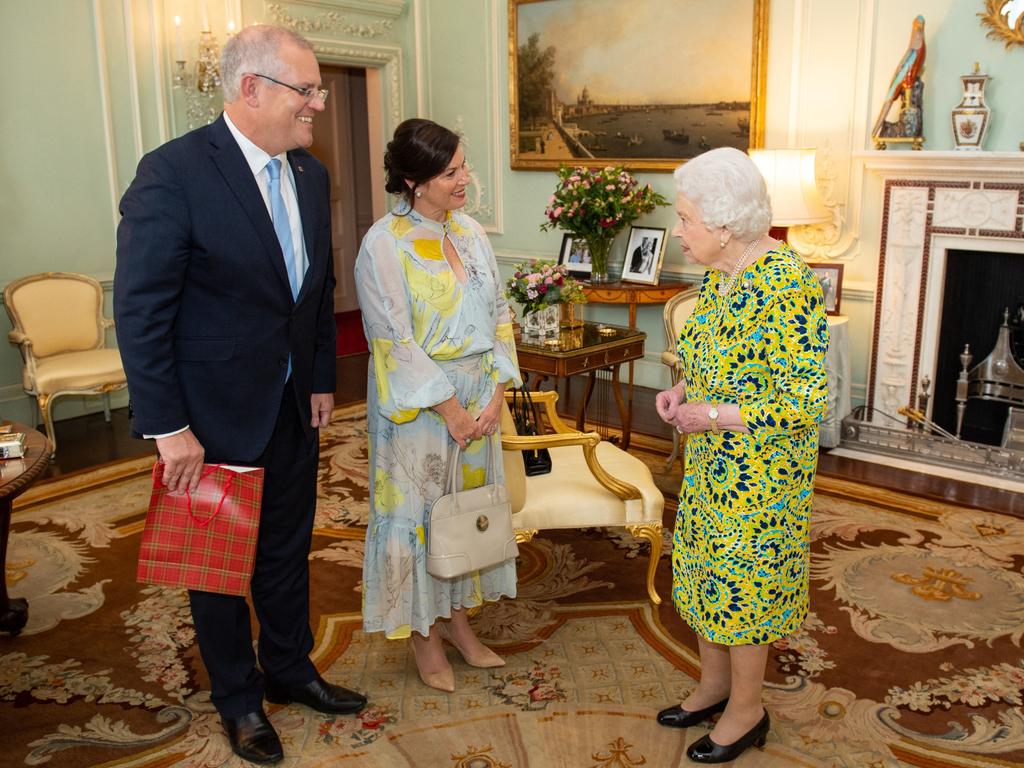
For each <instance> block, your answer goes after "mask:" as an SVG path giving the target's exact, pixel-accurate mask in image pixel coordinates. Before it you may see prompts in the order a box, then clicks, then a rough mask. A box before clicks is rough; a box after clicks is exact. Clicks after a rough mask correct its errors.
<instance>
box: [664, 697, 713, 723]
mask: <svg viewBox="0 0 1024 768" xmlns="http://www.w3.org/2000/svg"><path fill="white" fill-rule="evenodd" d="M728 703H729V697H728V696H726V697H725V698H724V699H722V700H721V701H720V702H718V703H717V704H712V705H711V706H710V707H704V709H698V710H697V711H696V712H688V711H686V710H685V709H683V708H682V706H680V705H679V704H676V705H675V706H674V707H669V708H667V709H663V710H661V712H659V713H658V725H666V726H668V727H669V728H689V727H690V726H691V725H696V724H697V723H700V722H702V721H704V720H707V719H708V718H709V717H711V716H712V715H717V714H718V713H719V712H724V711H725V705H726V704H728Z"/></svg>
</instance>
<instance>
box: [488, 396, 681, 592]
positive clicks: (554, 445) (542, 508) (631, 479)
mask: <svg viewBox="0 0 1024 768" xmlns="http://www.w3.org/2000/svg"><path fill="white" fill-rule="evenodd" d="M506 394H507V395H508V396H510V395H511V393H506ZM530 394H531V397H532V398H533V400H534V403H535V404H537V405H538V406H540V405H541V404H543V406H544V409H545V414H546V415H547V419H548V423H549V424H550V425H551V427H552V429H554V433H552V434H545V435H531V436H520V435H517V434H516V430H515V424H514V423H513V421H512V415H511V413H510V412H509V409H508V404H507V403H506V405H505V408H504V410H503V412H502V417H501V431H502V438H501V447H502V449H503V458H504V466H505V483H506V485H507V487H508V491H509V501H510V503H511V506H512V525H513V526H514V527H515V531H516V539H517V541H521V542H522V541H530V539H532V538H533V537H534V535H535V534H536V533H537V532H538V531H541V530H549V529H553V528H609V527H618V526H622V527H625V528H626V530H628V531H629V532H630V533H631V534H633V535H634V536H636V537H637V538H641V539H646V540H647V541H649V542H650V543H651V559H650V562H649V564H648V566H647V594H648V595H649V596H650V598H651V602H652V603H654V604H655V605H658V604H660V603H661V598H660V597H658V593H657V591H656V590H655V589H654V573H655V571H656V570H657V567H658V560H659V558H660V557H661V520H662V513H663V511H664V509H665V497H664V496H662V494H661V491H659V490H658V487H657V486H656V485H655V484H654V480H653V479H652V478H651V471H650V470H649V469H648V468H647V465H646V464H644V463H643V462H642V461H640V459H638V458H636V457H635V456H630V455H629V454H628V453H626V452H625V451H623V450H622V449H621V448H617V447H616V446H614V445H612V444H611V443H607V442H603V441H602V440H601V436H600V435H598V434H597V433H596V432H579V431H577V430H575V429H573V428H572V427H570V426H568V425H566V424H565V423H564V422H563V421H562V420H561V418H559V416H558V413H557V412H556V411H555V402H556V401H557V400H558V394H557V393H556V392H531V393H530ZM533 448H547V449H548V451H549V452H550V453H551V472H550V473H548V474H546V475H535V476H533V477H527V476H526V471H525V469H524V467H523V457H522V453H521V451H523V450H529V449H533Z"/></svg>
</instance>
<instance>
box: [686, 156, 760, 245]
mask: <svg viewBox="0 0 1024 768" xmlns="http://www.w3.org/2000/svg"><path fill="white" fill-rule="evenodd" d="M674 177H675V181H676V191H677V192H679V194H681V195H683V196H684V197H686V198H687V199H689V200H690V201H691V202H692V203H693V204H694V205H695V206H697V208H698V209H699V210H700V215H701V218H703V219H704V223H705V224H706V225H707V226H708V227H709V228H711V229H714V228H716V227H725V228H726V229H728V230H729V231H730V232H732V233H733V234H734V235H735V236H736V237H737V238H739V239H740V240H753V239H754V238H755V237H757V236H758V235H760V234H762V233H764V232H767V231H768V227H769V226H770V225H771V220H772V206H771V202H770V201H769V199H768V187H767V186H766V185H765V183H764V177H763V176H762V175H761V171H759V170H758V168H757V166H756V165H754V161H753V160H751V159H750V158H749V157H748V156H747V155H746V153H744V152H741V151H740V150H738V149H733V148H732V147H721V148H719V149H712V150H711V151H709V152H705V153H704V154H701V155H697V157H695V158H693V160H690V161H689V162H687V163H684V164H683V165H681V166H679V167H678V168H676V170H675V174H674Z"/></svg>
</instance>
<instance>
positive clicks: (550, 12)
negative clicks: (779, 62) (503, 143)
mask: <svg viewBox="0 0 1024 768" xmlns="http://www.w3.org/2000/svg"><path fill="white" fill-rule="evenodd" d="M768 5H769V0H722V2H718V3H713V4H712V3H702V2H700V0H677V2H675V3H673V4H671V5H666V3H665V2H664V0H631V2H629V3H623V2H621V0H508V34H509V39H508V47H509V139H510V142H509V146H510V155H511V166H512V169H513V170H549V169H554V168H558V167H559V166H560V165H583V166H588V167H591V168H603V167H604V166H607V165H621V166H626V167H628V168H631V169H636V170H648V171H671V170H674V169H675V168H676V167H677V166H678V165H680V164H681V163H683V162H685V161H686V160H688V159H689V158H691V157H694V156H695V155H697V154H699V153H700V152H703V151H705V150H707V149H712V148H714V147H719V146H735V147H737V148H739V149H742V150H744V151H746V150H747V149H750V148H755V147H760V146H761V145H762V144H763V142H764V121H765V80H766V73H767V65H768ZM666 13H672V14H681V15H682V16H686V15H687V14H688V15H689V17H695V18H699V19H700V20H701V21H703V22H704V23H702V24H695V23H694V24H686V23H684V24H676V23H672V22H671V20H667V21H666V17H665V14H666ZM716 15H717V16H716ZM623 24H625V25H626V27H627V28H625V29H623V28H622V25H623ZM748 25H749V26H748ZM610 28H615V29H616V30H617V35H618V37H617V39H614V40H613V39H609V38H608V37H607V32H605V30H608V29H610ZM666 28H669V29H670V30H671V34H672V40H673V42H672V44H671V45H664V46H662V45H658V44H653V43H652V41H651V40H650V39H643V37H642V36H643V34H644V33H645V32H646V33H654V32H655V31H658V33H659V34H660V30H662V29H666ZM746 28H749V29H750V30H751V34H750V49H749V56H748V55H747V54H746V51H747V48H746V37H745V36H740V37H739V42H738V43H736V44H735V45H736V47H734V48H728V46H729V41H730V40H733V39H736V38H737V30H738V29H746ZM634 29H635V30H639V31H638V32H637V34H635V35H632V36H631V35H630V30H634ZM545 34H546V35H547V37H545ZM649 37H650V34H648V38H649ZM710 38H713V41H711V43H709V39H710ZM559 45H561V46H562V47H563V50H564V51H565V58H566V59H569V58H571V59H572V62H571V64H570V63H565V64H564V65H563V68H562V70H559V69H558V61H559V59H558V56H559V53H558V46H559ZM595 50H597V51H600V54H601V55H600V56H596V57H595V56H593V51H595ZM630 51H632V52H633V53H635V54H636V57H637V58H636V59H635V60H634V61H630V60H629V58H630V57H629V55H628V54H629V52H630ZM650 51H655V52H656V53H657V56H658V57H659V71H660V72H661V73H662V75H663V76H659V77H652V76H651V75H652V73H651V71H650V67H649V66H644V65H643V60H642V57H646V56H648V55H650V53H649V52H650ZM616 53H619V54H620V58H616ZM715 55H718V56H720V58H719V59H718V60H717V64H716V63H715V62H714V61H713V57H714V56H715ZM624 59H625V60H624ZM748 60H749V61H748ZM734 61H738V62H739V63H738V64H736V66H738V67H743V68H744V71H746V67H747V66H748V64H749V70H750V85H749V101H747V100H744V97H745V96H746V93H747V92H746V91H745V90H742V92H740V90H738V89H739V88H740V87H741V86H740V85H737V83H740V84H742V83H745V79H740V80H737V78H736V72H735V69H736V66H732V62H734ZM693 63H698V64H699V65H700V66H701V67H704V69H701V70H695V69H694V68H693V66H692V64H693ZM623 73H627V74H623ZM632 73H635V75H634V74H632ZM588 75H592V76H593V77H594V78H595V80H594V83H593V85H591V84H590V83H588V82H585V81H586V80H587V77H588ZM609 78H614V83H615V85H614V86H613V85H611V83H612V82H613V80H611V79H609ZM630 78H635V82H631V80H630ZM730 78H731V79H730ZM683 80H685V81H686V82H694V83H704V84H708V83H710V84H711V85H707V86H694V88H695V90H693V91H691V95H690V96H689V97H687V96H685V95H680V96H679V97H678V99H679V100H678V101H677V100H676V97H674V95H673V94H674V93H677V92H678V91H673V92H672V93H671V94H670V93H668V92H666V91H664V90H659V88H660V84H661V83H663V82H667V83H669V84H670V85H669V86H668V87H669V88H675V87H676V86H675V85H673V83H675V82H682V81H683ZM602 83H605V84H608V85H607V89H608V93H609V96H608V98H607V99H606V100H605V101H602V100H601V98H602V97H601V93H596V92H597V91H599V90H601V88H602V85H601V84H602ZM730 84H731V87H732V89H731V90H729V87H730ZM591 87H593V88H594V89H595V94H593V95H592V94H591V92H590V90H589V89H590V88H591ZM577 88H578V89H579V90H578V91H575V92H574V89H577ZM716 88H721V89H722V90H721V91H720V92H719V93H718V94H717V97H716V92H715V90H714V89H716ZM623 89H627V90H628V94H627V96H628V98H627V99H625V100H623V99H622V98H619V96H618V95H619V94H620V93H623V92H624V91H623ZM629 89H632V90H629ZM642 89H649V90H642ZM573 94H574V95H573ZM737 97H738V98H737ZM573 99H574V100H575V101H574V103H573Z"/></svg>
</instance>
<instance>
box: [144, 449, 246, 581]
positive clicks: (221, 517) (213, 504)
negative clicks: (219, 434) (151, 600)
mask: <svg viewBox="0 0 1024 768" xmlns="http://www.w3.org/2000/svg"><path fill="white" fill-rule="evenodd" d="M162 478H163V463H162V462H157V463H156V464H155V465H154V467H153V493H152V495H151V496H150V499H149V511H148V512H147V513H146V527H145V530H144V531H143V532H142V546H141V548H140V550H139V569H138V573H137V578H138V580H139V581H141V582H143V583H146V584H162V585H164V586H169V587H183V588H185V589H199V590H203V591H205V592H218V593H220V594H225V595H243V596H244V595H246V594H247V593H248V591H249V580H250V579H251V578H252V570H253V562H254V560H255V559H256V536H257V534H258V533H259V529H260V502H261V501H262V499H263V469H262V468H260V467H257V468H251V467H229V466H226V465H223V464H206V465H204V467H203V473H202V479H201V480H200V481H199V488H198V489H196V491H195V492H194V493H188V492H186V493H183V494H180V495H177V494H172V493H171V492H170V491H168V489H167V487H166V486H165V485H164V483H163V479H162Z"/></svg>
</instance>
